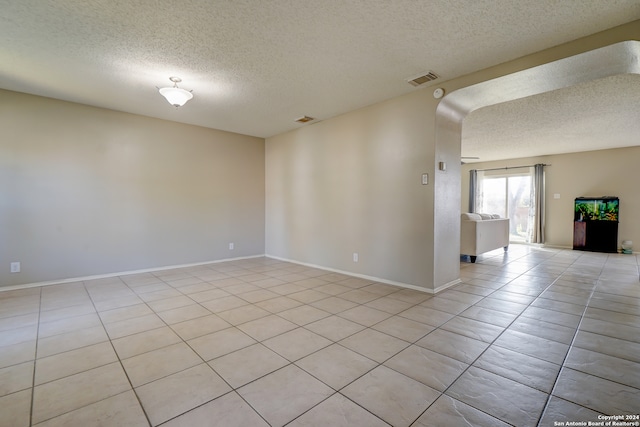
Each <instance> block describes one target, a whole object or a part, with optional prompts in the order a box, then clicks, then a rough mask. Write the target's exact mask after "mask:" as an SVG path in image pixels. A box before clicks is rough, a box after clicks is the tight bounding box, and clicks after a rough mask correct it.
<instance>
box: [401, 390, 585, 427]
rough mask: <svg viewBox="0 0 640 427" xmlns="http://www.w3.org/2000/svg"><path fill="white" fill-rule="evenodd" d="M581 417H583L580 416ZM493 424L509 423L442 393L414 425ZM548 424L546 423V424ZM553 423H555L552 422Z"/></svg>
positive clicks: (500, 426) (499, 426) (496, 425)
mask: <svg viewBox="0 0 640 427" xmlns="http://www.w3.org/2000/svg"><path fill="white" fill-rule="evenodd" d="M567 419H575V418H567ZM579 419H581V418H579ZM447 425H453V426H458V425H459V426H492V427H508V426H509V424H507V423H504V422H502V421H500V420H499V419H497V418H494V417H492V416H490V415H487V414H485V413H484V412H482V411H478V410H477V409H475V408H473V407H471V406H469V405H467V404H466V403H463V402H460V401H459V400H455V399H452V398H450V397H449V396H446V395H442V396H440V397H439V398H438V400H436V402H435V403H434V404H433V405H431V406H430V407H429V409H427V411H426V412H425V413H424V414H422V415H421V416H420V418H418V420H417V421H416V422H415V424H412V427H431V426H447ZM545 425H546V424H545ZM551 425H553V424H551Z"/></svg>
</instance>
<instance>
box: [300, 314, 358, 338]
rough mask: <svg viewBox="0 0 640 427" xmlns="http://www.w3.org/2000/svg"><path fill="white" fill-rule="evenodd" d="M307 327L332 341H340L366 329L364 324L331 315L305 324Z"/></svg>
mask: <svg viewBox="0 0 640 427" xmlns="http://www.w3.org/2000/svg"><path fill="white" fill-rule="evenodd" d="M305 329H309V330H310V331H313V332H315V333H316V334H318V335H322V336H323V337H325V338H329V339H330V340H332V341H340V340H341V339H343V338H346V337H348V336H350V335H353V334H355V333H356V332H360V331H361V330H363V329H364V326H362V325H360V324H358V323H355V322H352V321H350V320H347V319H343V318H342V317H338V316H330V317H326V318H324V319H322V320H318V321H317V322H313V323H310V324H308V325H305Z"/></svg>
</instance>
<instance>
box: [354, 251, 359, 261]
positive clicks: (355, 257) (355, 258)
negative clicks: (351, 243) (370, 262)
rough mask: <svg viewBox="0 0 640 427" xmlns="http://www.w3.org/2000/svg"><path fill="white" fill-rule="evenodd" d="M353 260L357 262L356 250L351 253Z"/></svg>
mask: <svg viewBox="0 0 640 427" xmlns="http://www.w3.org/2000/svg"><path fill="white" fill-rule="evenodd" d="M353 262H358V252H354V253H353Z"/></svg>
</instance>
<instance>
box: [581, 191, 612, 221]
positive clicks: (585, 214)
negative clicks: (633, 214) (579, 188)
mask: <svg viewBox="0 0 640 427" xmlns="http://www.w3.org/2000/svg"><path fill="white" fill-rule="evenodd" d="M619 210H620V200H619V199H618V198H617V197H612V196H603V197H578V198H576V200H575V213H574V214H575V216H574V221H612V222H618V214H619Z"/></svg>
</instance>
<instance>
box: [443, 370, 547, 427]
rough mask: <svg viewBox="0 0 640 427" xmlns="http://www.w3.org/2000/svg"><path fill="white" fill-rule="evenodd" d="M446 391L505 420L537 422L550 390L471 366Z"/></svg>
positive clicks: (534, 423) (527, 424) (524, 423)
mask: <svg viewBox="0 0 640 427" xmlns="http://www.w3.org/2000/svg"><path fill="white" fill-rule="evenodd" d="M447 395H449V396H450V397H452V398H454V399H457V400H459V401H462V402H464V403H466V404H468V405H470V406H473V407H474V408H477V409H479V410H481V411H483V412H485V413H487V414H489V415H491V416H493V417H496V418H498V419H500V420H502V421H504V422H507V423H510V424H513V425H518V426H523V427H526V426H535V425H536V424H537V422H538V418H539V417H540V414H541V413H542V410H543V409H544V405H545V403H546V401H547V394H546V393H543V392H541V391H538V390H535V389H533V388H530V387H527V386H525V385H523V384H520V383H518V382H515V381H512V380H509V379H507V378H504V377H501V376H499V375H496V374H493V373H491V372H487V371H485V370H482V369H478V368H475V367H473V366H472V367H470V368H469V369H468V370H467V371H466V372H465V373H464V374H462V376H461V377H460V378H458V380H457V381H456V382H455V383H453V385H452V386H451V387H450V388H449V390H447Z"/></svg>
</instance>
